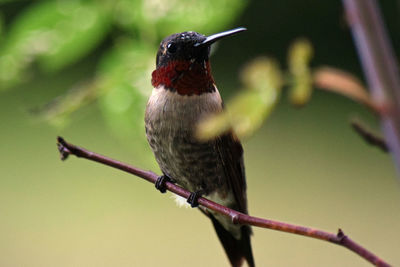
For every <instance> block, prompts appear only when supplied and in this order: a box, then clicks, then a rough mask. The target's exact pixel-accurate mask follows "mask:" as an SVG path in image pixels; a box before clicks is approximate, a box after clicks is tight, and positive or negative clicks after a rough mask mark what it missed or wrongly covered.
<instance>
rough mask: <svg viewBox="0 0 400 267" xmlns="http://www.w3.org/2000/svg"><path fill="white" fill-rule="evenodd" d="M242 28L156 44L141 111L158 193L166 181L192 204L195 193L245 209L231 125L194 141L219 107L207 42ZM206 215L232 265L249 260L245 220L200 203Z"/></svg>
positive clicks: (236, 143) (239, 154)
mask: <svg viewBox="0 0 400 267" xmlns="http://www.w3.org/2000/svg"><path fill="white" fill-rule="evenodd" d="M245 30H246V29H245V28H236V29H233V30H229V31H225V32H220V33H217V34H213V35H210V36H205V35H202V34H200V33H197V32H193V31H187V32H182V33H176V34H172V35H170V36H168V37H166V38H165V39H164V40H163V41H162V42H161V44H160V47H159V49H158V52H157V57H156V69H155V70H154V71H153V72H152V80H151V82H152V85H153V87H154V88H153V91H152V94H151V96H150V98H149V100H148V103H147V106H146V112H145V128H146V136H147V140H148V142H149V144H150V147H151V149H152V150H153V153H154V156H155V159H156V161H157V163H158V165H159V167H160V169H161V171H162V173H163V175H162V176H160V177H159V178H158V179H157V181H156V183H155V186H156V188H157V189H158V190H160V191H161V192H162V193H164V192H165V191H166V188H165V182H166V181H171V182H173V183H176V184H178V185H180V186H182V187H183V188H185V189H187V190H188V191H190V192H191V194H190V196H189V198H188V199H187V202H188V203H189V204H190V205H191V206H192V207H197V206H198V203H197V200H198V198H199V197H200V196H204V197H207V198H208V199H210V200H212V201H214V202H217V203H219V204H221V205H224V206H227V207H229V208H232V209H234V210H237V211H239V212H242V213H246V214H247V213H248V212H247V195H246V179H245V170H244V162H243V148H242V145H241V143H240V141H239V140H238V138H237V137H236V136H235V134H234V133H233V132H232V131H229V132H227V133H224V134H222V135H220V136H218V137H216V138H214V139H212V140H208V141H199V140H198V139H197V138H196V126H197V124H198V123H199V121H201V120H202V119H204V118H206V117H208V116H210V115H212V114H216V113H218V112H221V111H222V110H223V108H224V107H223V101H222V98H221V96H220V94H219V91H218V89H217V87H216V85H215V82H214V78H213V76H212V73H211V67H210V60H209V57H210V48H211V45H212V44H213V43H215V42H216V41H218V40H220V39H222V38H224V37H228V36H231V35H234V34H237V33H239V32H242V31H245ZM200 210H201V211H202V212H203V213H204V214H205V215H206V216H207V217H208V218H210V219H211V221H212V224H213V226H214V228H215V231H216V233H217V235H218V237H219V239H220V241H221V243H222V245H223V247H224V250H225V252H226V254H227V256H228V258H229V261H230V263H231V265H232V266H241V265H242V264H243V262H244V260H246V261H247V263H248V265H249V266H254V259H253V255H252V249H251V243H250V235H251V233H252V232H251V228H250V227H249V226H248V225H236V224H233V223H232V221H231V219H230V218H228V217H226V216H224V215H221V214H218V213H216V212H214V211H211V210H208V209H206V208H203V207H201V206H200Z"/></svg>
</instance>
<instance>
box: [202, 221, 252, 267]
mask: <svg viewBox="0 0 400 267" xmlns="http://www.w3.org/2000/svg"><path fill="white" fill-rule="evenodd" d="M208 216H209V218H210V219H211V221H212V223H213V225H214V228H215V231H216V232H217V235H218V238H219V240H220V241H221V243H222V245H223V247H224V250H225V253H226V255H227V256H228V258H229V261H230V262H231V265H232V266H234V267H239V266H242V264H243V260H246V261H247V263H248V265H249V266H250V267H254V266H255V264H254V259H253V253H252V250H251V243H250V234H251V229H250V227H249V226H247V225H243V226H242V227H241V232H242V233H241V239H240V240H238V239H236V238H235V237H234V236H233V235H232V234H231V233H230V232H229V231H227V230H226V229H225V228H224V227H223V226H222V225H221V224H220V223H219V222H218V220H217V219H215V218H214V217H213V216H212V215H211V214H208Z"/></svg>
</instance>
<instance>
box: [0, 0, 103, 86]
mask: <svg viewBox="0 0 400 267" xmlns="http://www.w3.org/2000/svg"><path fill="white" fill-rule="evenodd" d="M109 24H110V16H109V14H108V13H107V12H106V11H105V9H103V8H102V6H101V5H99V4H96V2H91V1H77V0H75V1H67V0H63V1H44V2H38V3H35V4H33V5H32V6H31V7H29V8H27V9H26V10H25V11H24V12H22V13H21V14H20V15H19V17H17V19H16V20H15V21H14V23H13V24H12V25H11V28H10V29H9V31H8V35H7V36H5V40H4V42H3V43H2V45H1V47H0V69H2V73H1V74H0V87H9V86H12V85H14V84H16V83H17V82H18V81H19V80H21V79H22V78H23V76H22V75H21V74H22V72H23V71H24V70H26V68H27V67H28V66H29V65H30V63H32V62H33V61H34V60H36V59H39V63H40V66H41V67H42V68H43V69H44V70H46V71H50V70H51V71H55V70H59V69H60V68H62V67H64V66H66V65H68V64H71V63H74V62H76V61H77V60H78V59H80V58H81V57H82V56H84V55H86V54H87V53H88V52H89V51H90V50H91V49H92V48H93V47H94V46H95V45H96V44H98V43H99V41H100V40H101V39H102V38H103V37H104V36H105V34H106V33H107V31H108V29H109ZM3 70H4V71H3Z"/></svg>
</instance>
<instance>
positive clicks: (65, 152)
mask: <svg viewBox="0 0 400 267" xmlns="http://www.w3.org/2000/svg"><path fill="white" fill-rule="evenodd" d="M57 146H58V150H59V151H60V155H61V159H62V160H66V159H67V158H68V156H69V155H75V156H77V157H79V158H85V159H89V160H92V161H96V162H99V163H101V164H104V165H108V166H110V167H113V168H116V169H120V170H122V171H125V172H128V173H131V174H133V175H136V176H138V177H141V178H143V179H145V180H147V181H149V182H151V183H153V184H154V183H155V182H156V180H157V178H158V175H157V174H155V173H154V172H151V171H145V170H141V169H138V168H135V167H133V166H130V165H128V164H125V163H123V162H120V161H117V160H114V159H110V158H108V157H106V156H102V155H99V154H97V153H94V152H91V151H89V150H86V149H84V148H81V147H78V146H75V145H73V144H70V143H68V142H66V141H65V140H64V139H63V138H62V137H58V138H57ZM165 185H166V188H167V189H168V190H169V191H171V192H172V193H175V194H177V195H179V196H181V197H184V198H188V197H189V195H190V192H189V191H187V190H185V189H183V188H182V187H179V186H177V185H175V184H173V183H170V182H166V184H165ZM198 203H199V205H201V206H203V207H205V208H208V209H210V210H213V211H216V212H219V213H221V214H223V215H225V216H228V217H230V218H231V219H232V222H233V223H235V224H247V225H252V226H257V227H262V228H268V229H272V230H277V231H282V232H286V233H292V234H297V235H303V236H308V237H312V238H316V239H320V240H325V241H328V242H331V243H334V244H337V245H341V246H343V247H346V248H348V249H350V250H351V251H353V252H355V253H357V254H358V255H359V256H361V257H363V258H364V259H366V260H367V261H369V262H371V263H372V264H374V265H375V266H382V267H387V266H390V265H389V264H388V263H386V262H385V261H384V260H382V259H380V258H379V257H377V256H376V255H374V254H373V253H372V252H370V251H368V250H367V249H365V248H363V247H362V246H360V245H359V244H357V243H356V242H354V241H353V240H351V239H350V238H349V237H348V236H346V235H345V234H344V233H343V231H342V230H341V229H339V230H338V233H337V234H333V233H328V232H324V231H321V230H317V229H313V228H309V227H304V226H298V225H293V224H288V223H283V222H278V221H273V220H268V219H263V218H257V217H253V216H249V215H247V214H243V213H241V212H237V211H235V210H232V209H230V208H227V207H225V206H222V205H219V204H217V203H215V202H212V201H210V200H208V199H206V198H203V197H200V198H199V199H198Z"/></svg>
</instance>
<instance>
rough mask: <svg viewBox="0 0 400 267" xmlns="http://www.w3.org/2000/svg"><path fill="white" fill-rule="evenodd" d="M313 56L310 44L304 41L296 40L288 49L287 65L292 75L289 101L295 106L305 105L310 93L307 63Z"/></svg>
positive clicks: (310, 81)
mask: <svg viewBox="0 0 400 267" xmlns="http://www.w3.org/2000/svg"><path fill="white" fill-rule="evenodd" d="M312 54H313V48H312V46H311V43H310V42H309V41H308V40H306V39H299V40H296V41H295V42H294V43H293V44H292V46H291V47H290V49H289V55H288V65H289V71H290V73H291V74H292V84H291V85H292V88H291V90H290V101H291V102H292V104H294V105H296V106H302V105H304V104H305V103H307V102H308V101H309V99H310V97H311V93H312V76H311V70H310V68H309V66H308V65H309V62H310V60H311V57H312Z"/></svg>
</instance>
